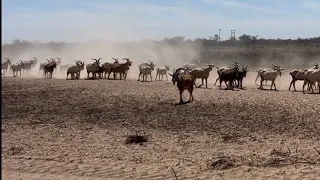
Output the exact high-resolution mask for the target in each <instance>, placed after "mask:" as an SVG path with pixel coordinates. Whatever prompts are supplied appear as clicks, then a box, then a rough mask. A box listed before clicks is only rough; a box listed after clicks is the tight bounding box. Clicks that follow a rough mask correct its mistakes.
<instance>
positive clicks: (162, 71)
mask: <svg viewBox="0 0 320 180" xmlns="http://www.w3.org/2000/svg"><path fill="white" fill-rule="evenodd" d="M112 59H113V60H114V62H105V63H101V62H100V60H101V58H98V59H95V58H94V59H92V60H93V61H94V62H93V63H89V64H87V65H86V71H87V78H88V79H91V78H92V79H103V78H104V79H107V78H108V79H110V74H112V73H113V78H114V79H116V76H117V75H118V74H119V76H120V80H121V79H126V77H127V73H128V71H129V70H130V67H131V65H132V63H133V62H132V61H131V60H130V59H129V58H123V59H122V60H123V61H124V62H122V63H120V62H119V59H118V58H112ZM46 60H47V62H45V63H40V66H39V73H40V72H41V71H43V75H44V77H45V78H52V74H53V72H54V71H55V69H57V68H58V69H59V71H66V72H67V79H69V75H70V76H71V79H80V73H81V71H82V70H84V66H85V63H84V62H81V61H76V62H75V64H74V65H69V64H61V63H62V61H61V58H50V59H46ZM37 63H38V59H37V58H35V57H33V59H31V60H29V61H19V62H17V63H15V64H12V62H11V60H10V59H9V58H5V62H4V63H2V74H3V75H4V74H7V73H8V72H7V70H8V69H9V73H10V71H12V74H13V76H17V75H18V73H19V74H20V76H21V71H31V69H32V68H35V66H36V64H37ZM199 65H200V61H197V62H196V64H189V63H187V64H184V65H183V66H182V67H181V68H178V69H176V70H175V69H173V73H172V74H171V73H168V72H169V69H170V66H168V65H166V66H164V67H158V68H156V78H155V80H157V78H158V80H160V76H161V80H163V76H166V79H167V80H168V76H167V74H169V75H170V76H171V77H172V82H173V84H174V85H175V83H177V86H178V89H179V91H180V95H182V92H183V91H184V90H188V91H189V93H190V101H191V100H192V99H193V98H192V91H193V86H196V84H195V81H196V79H201V80H202V84H201V85H199V86H196V87H198V88H200V87H201V86H202V85H203V84H204V80H205V83H206V88H208V84H207V80H208V77H209V74H210V72H211V70H212V69H213V67H216V68H217V73H218V78H217V79H216V81H215V84H214V85H216V83H217V82H218V81H219V80H220V81H219V82H220V85H219V87H220V89H221V84H222V82H224V83H225V85H226V86H227V89H231V90H232V89H233V88H234V87H237V88H242V81H243V79H244V78H245V77H246V75H247V72H248V71H249V70H248V66H243V65H241V64H240V63H239V62H233V65H232V66H230V67H217V66H215V65H213V64H208V65H205V66H206V67H203V66H202V67H200V66H199ZM138 67H139V76H138V81H140V77H141V75H142V81H147V78H148V76H150V81H152V71H154V70H155V67H156V65H155V64H154V63H153V62H152V61H150V60H149V62H146V63H142V64H139V65H138ZM283 70H284V69H283V68H281V67H280V66H277V65H273V64H272V67H271V68H260V69H258V70H257V77H256V79H255V83H256V81H257V79H258V78H260V87H259V89H263V81H266V83H267V81H271V86H270V90H271V89H272V87H274V90H277V87H276V84H275V80H276V79H277V77H278V76H280V77H281V75H282V74H283V72H282V71H283ZM90 73H91V75H92V76H91V77H90V76H89V75H90ZM107 74H108V77H107ZM289 74H290V75H291V77H292V81H291V82H290V85H289V90H291V87H292V86H293V88H294V90H295V91H296V86H295V83H296V81H304V83H303V87H302V89H303V90H302V91H303V93H305V86H306V85H307V86H308V88H307V89H308V90H309V91H310V90H311V91H312V93H314V89H318V90H319V93H320V68H319V65H318V64H317V63H316V64H314V66H313V67H309V68H304V69H294V70H292V71H290V73H289Z"/></svg>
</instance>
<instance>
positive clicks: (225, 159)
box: [209, 156, 236, 170]
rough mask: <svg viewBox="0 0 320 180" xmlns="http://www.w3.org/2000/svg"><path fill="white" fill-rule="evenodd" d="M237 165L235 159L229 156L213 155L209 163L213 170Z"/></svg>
mask: <svg viewBox="0 0 320 180" xmlns="http://www.w3.org/2000/svg"><path fill="white" fill-rule="evenodd" d="M235 166H236V165H235V160H234V159H232V158H231V157H229V156H219V157H213V159H212V161H211V162H210V164H209V168H210V169H213V170H226V169H230V168H232V167H235Z"/></svg>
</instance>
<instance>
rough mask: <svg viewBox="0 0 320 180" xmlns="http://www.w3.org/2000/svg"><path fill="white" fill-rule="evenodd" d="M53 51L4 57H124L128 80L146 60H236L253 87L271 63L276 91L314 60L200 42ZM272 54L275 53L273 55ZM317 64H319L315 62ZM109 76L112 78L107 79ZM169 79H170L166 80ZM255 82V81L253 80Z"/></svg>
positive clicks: (96, 44) (71, 60)
mask: <svg viewBox="0 0 320 180" xmlns="http://www.w3.org/2000/svg"><path fill="white" fill-rule="evenodd" d="M57 46H58V47H57V48H54V49H53V47H50V46H48V45H46V44H44V45H43V46H42V45H39V44H38V45H36V46H33V47H31V48H29V49H28V50H19V51H17V52H16V53H14V54H11V56H10V53H7V52H4V56H5V57H10V58H11V59H12V62H17V61H19V60H22V61H26V60H29V59H31V57H37V58H38V59H39V60H40V62H46V60H45V59H47V58H49V59H50V58H55V57H62V64H71V65H73V64H75V60H80V61H84V62H85V64H88V63H92V62H93V61H92V60H91V59H92V58H100V57H102V59H101V62H102V63H104V62H113V60H112V59H111V58H119V60H120V62H121V61H122V58H125V57H128V58H130V59H131V61H133V64H132V67H131V69H130V70H129V74H128V79H133V80H136V79H137V78H138V73H139V71H138V65H139V64H140V63H143V62H148V60H151V61H153V62H154V63H155V64H156V68H157V67H164V66H165V65H169V66H170V67H171V68H170V71H172V69H173V68H178V67H181V66H182V65H183V64H185V63H195V61H197V60H200V61H201V64H200V65H199V67H205V66H206V64H214V65H216V66H218V67H228V66H230V65H231V64H232V61H239V62H240V63H241V64H243V65H244V66H246V65H247V66H248V68H249V70H250V71H249V73H248V76H247V78H246V79H245V80H244V85H253V84H254V80H255V78H256V75H257V73H256V70H257V69H259V68H261V67H271V64H278V65H280V66H281V67H283V68H284V69H285V71H284V72H285V74H284V75H282V76H281V77H279V78H278V79H277V82H276V84H277V87H278V88H279V89H287V88H288V86H289V83H290V81H291V76H290V75H289V71H290V70H292V69H294V68H303V67H311V66H312V65H313V64H314V63H315V62H317V61H319V59H318V58H310V57H306V56H305V55H304V54H303V52H304V51H305V50H304V49H302V48H301V49H298V48H295V49H290V48H282V49H280V48H278V49H276V48H270V49H258V50H250V49H249V50H248V49H244V48H232V47H230V48H228V47H227V48H215V47H213V48H207V47H204V46H203V45H201V44H200V43H187V42H185V41H182V42H177V43H174V44H172V43H166V42H164V41H162V42H159V41H151V40H150V41H140V42H129V41H127V42H125V41H123V42H117V43H115V42H107V41H92V42H90V43H86V44H71V45H70V44H67V45H59V44H58V45H57ZM204 51H205V52H210V53H211V54H209V55H203V52H204ZM251 51H252V52H257V51H261V52H259V53H260V54H262V55H260V57H250V58H247V59H246V58H244V57H243V56H241V55H242V54H244V53H247V54H248V53H251ZM201 53H202V54H201ZM274 54H277V55H276V56H275V55H274ZM39 64H40V63H37V65H36V67H35V68H33V69H32V72H31V73H27V72H24V73H23V75H22V76H23V77H29V78H30V77H31V78H42V73H41V74H39ZM319 64H320V63H319ZM216 70H217V69H216V68H213V70H212V71H211V74H210V77H209V81H208V83H209V84H211V85H212V84H213V83H214V82H215V80H216V78H217V77H218V76H217V73H216ZM86 76H87V73H86V70H84V71H82V72H81V78H86ZM155 76H156V71H154V72H153V73H152V77H153V80H154V78H155ZM111 77H112V76H111ZM54 78H59V79H64V78H66V72H65V71H60V69H59V67H58V68H57V69H56V70H55V74H54ZM169 78H170V77H169ZM257 83H259V80H258V81H257ZM300 84H301V82H298V85H297V87H300V86H301V85H300Z"/></svg>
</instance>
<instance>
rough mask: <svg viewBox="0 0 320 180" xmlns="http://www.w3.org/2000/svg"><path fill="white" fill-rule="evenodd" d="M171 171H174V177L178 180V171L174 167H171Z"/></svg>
mask: <svg viewBox="0 0 320 180" xmlns="http://www.w3.org/2000/svg"><path fill="white" fill-rule="evenodd" d="M171 171H172V173H173V175H174V177H175V178H176V180H178V176H177V172H176V171H175V170H174V168H173V167H171Z"/></svg>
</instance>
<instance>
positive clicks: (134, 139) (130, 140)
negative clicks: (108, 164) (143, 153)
mask: <svg viewBox="0 0 320 180" xmlns="http://www.w3.org/2000/svg"><path fill="white" fill-rule="evenodd" d="M144 142H148V137H146V136H143V135H137V134H136V135H129V136H128V137H127V138H126V141H125V144H134V143H135V144H143V143H144Z"/></svg>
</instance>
